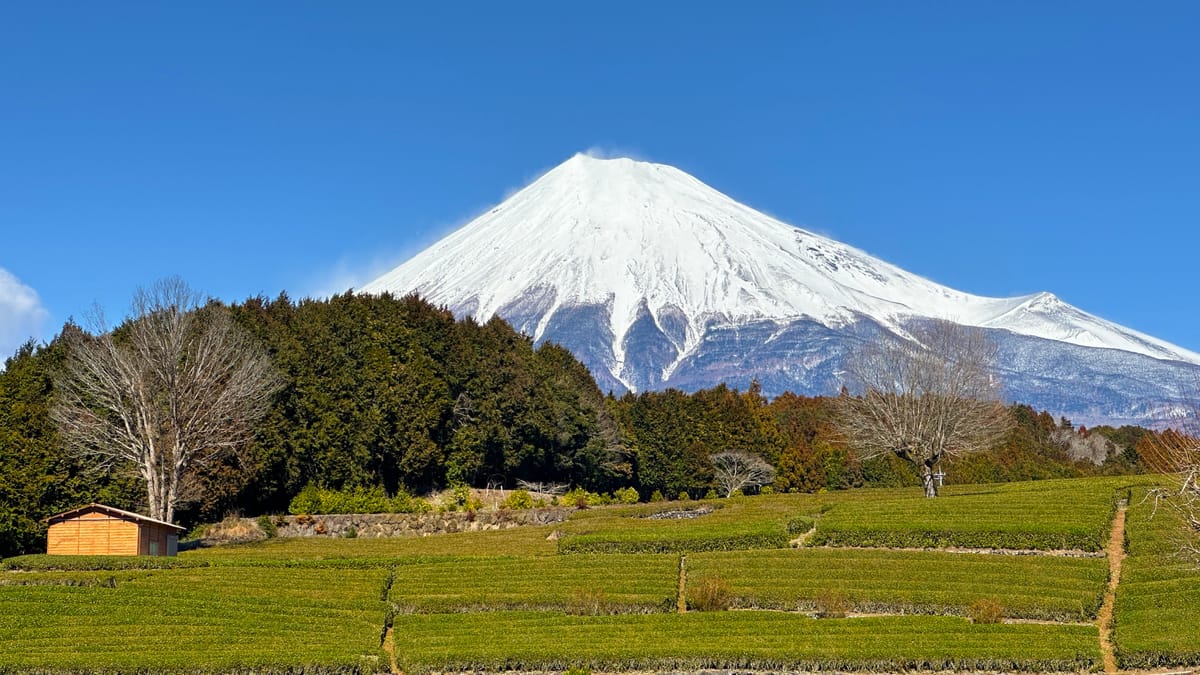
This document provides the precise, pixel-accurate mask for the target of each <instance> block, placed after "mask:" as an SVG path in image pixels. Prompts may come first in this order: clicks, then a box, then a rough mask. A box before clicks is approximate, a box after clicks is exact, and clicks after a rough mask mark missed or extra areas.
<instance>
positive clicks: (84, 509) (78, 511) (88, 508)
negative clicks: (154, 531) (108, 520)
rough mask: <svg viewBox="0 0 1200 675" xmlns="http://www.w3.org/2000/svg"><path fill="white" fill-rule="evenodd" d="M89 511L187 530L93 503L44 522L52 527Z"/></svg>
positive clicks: (172, 524)
mask: <svg viewBox="0 0 1200 675" xmlns="http://www.w3.org/2000/svg"><path fill="white" fill-rule="evenodd" d="M90 511H101V512H103V513H107V514H109V515H113V516H117V517H118V518H126V519H128V520H135V521H137V522H139V523H150V524H153V525H161V526H163V527H169V528H172V529H174V530H178V531H179V532H183V531H185V530H186V529H187V528H184V527H180V526H178V525H175V524H174V523H168V522H166V521H164V520H157V519H155V518H151V517H149V516H143V515H142V514H140V513H134V512H132V511H125V510H123V509H118V508H115V507H112V506H105V505H104V504H96V503H94V502H93V503H91V504H87V505H85V506H80V507H78V508H74V509H71V510H70V511H63V512H62V513H59V514H56V515H53V516H50V517H49V518H47V519H46V522H47V523H49V524H51V525H53V524H54V523H57V522H60V521H63V520H68V519H70V518H74V517H75V516H79V515H82V514H84V513H88V512H90Z"/></svg>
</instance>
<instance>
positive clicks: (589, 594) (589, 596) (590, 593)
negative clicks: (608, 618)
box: [567, 588, 612, 616]
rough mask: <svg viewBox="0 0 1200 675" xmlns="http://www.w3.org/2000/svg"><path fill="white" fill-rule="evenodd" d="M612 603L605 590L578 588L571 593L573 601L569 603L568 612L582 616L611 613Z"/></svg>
mask: <svg viewBox="0 0 1200 675" xmlns="http://www.w3.org/2000/svg"><path fill="white" fill-rule="evenodd" d="M611 612H612V605H611V603H609V601H608V596H607V595H605V594H604V591H602V590H599V589H595V588H576V589H575V590H574V591H573V592H572V593H571V601H570V603H569V604H568V605H567V614H578V615H581V616H600V615H601V614H610V613H611Z"/></svg>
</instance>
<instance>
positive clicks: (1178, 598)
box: [1114, 492, 1200, 669]
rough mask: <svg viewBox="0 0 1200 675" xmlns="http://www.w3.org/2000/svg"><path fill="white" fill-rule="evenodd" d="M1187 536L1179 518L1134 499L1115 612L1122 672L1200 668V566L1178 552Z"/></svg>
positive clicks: (1140, 496)
mask: <svg viewBox="0 0 1200 675" xmlns="http://www.w3.org/2000/svg"><path fill="white" fill-rule="evenodd" d="M1187 536H1196V535H1194V534H1192V535H1189V534H1188V532H1187V530H1186V529H1185V527H1184V524H1183V522H1182V520H1181V519H1180V518H1179V516H1178V514H1176V513H1175V512H1173V511H1171V510H1170V509H1168V508H1166V507H1165V506H1164V507H1159V508H1158V509H1155V507H1154V503H1153V500H1147V499H1145V493H1144V492H1137V493H1135V494H1134V497H1133V500H1132V503H1131V504H1130V508H1129V513H1128V515H1127V521H1126V524H1125V539H1126V541H1127V542H1128V549H1129V553H1128V555H1127V556H1126V557H1125V562H1124V565H1123V567H1122V571H1121V583H1120V585H1118V587H1117V601H1116V605H1115V607H1114V626H1115V638H1116V640H1115V641H1116V646H1117V658H1118V661H1119V662H1120V665H1121V667H1122V668H1126V669H1135V668H1164V667H1170V666H1200V567H1198V566H1197V563H1196V561H1193V560H1189V559H1187V558H1185V557H1184V556H1182V555H1180V554H1179V553H1178V551H1179V544H1180V543H1181V542H1180V539H1181V538H1182V537H1187Z"/></svg>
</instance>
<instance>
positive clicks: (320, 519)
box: [276, 508, 570, 537]
mask: <svg viewBox="0 0 1200 675" xmlns="http://www.w3.org/2000/svg"><path fill="white" fill-rule="evenodd" d="M569 514H570V509H565V508H546V509H527V510H519V511H516V510H503V511H476V512H469V511H468V512H463V511H451V512H447V513H366V514H362V513H360V514H338V515H326V516H284V517H282V518H278V519H276V528H277V533H276V536H279V537H344V536H346V533H347V532H349V531H350V528H354V532H355V533H356V534H357V536H359V537H422V536H426V535H430V534H443V533H447V532H479V531H482V530H507V529H509V528H512V527H523V526H526V525H550V524H553V523H561V522H562V521H564V520H566V519H567V516H568V515H569Z"/></svg>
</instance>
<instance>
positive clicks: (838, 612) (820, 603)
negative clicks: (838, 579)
mask: <svg viewBox="0 0 1200 675" xmlns="http://www.w3.org/2000/svg"><path fill="white" fill-rule="evenodd" d="M849 611H850V598H849V597H848V596H847V595H846V594H845V593H843V592H841V591H837V590H833V589H827V590H824V591H821V592H820V593H818V594H817V617H818V618H821V619H844V618H846V613H847V612H849Z"/></svg>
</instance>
